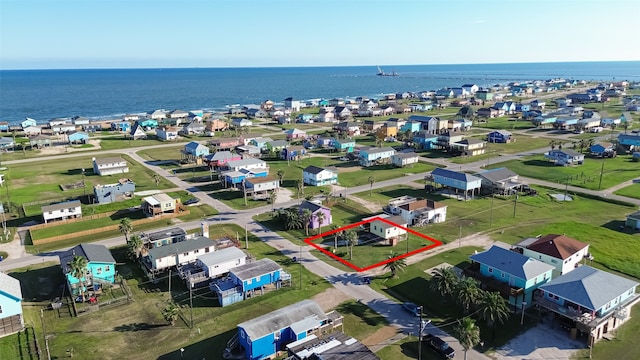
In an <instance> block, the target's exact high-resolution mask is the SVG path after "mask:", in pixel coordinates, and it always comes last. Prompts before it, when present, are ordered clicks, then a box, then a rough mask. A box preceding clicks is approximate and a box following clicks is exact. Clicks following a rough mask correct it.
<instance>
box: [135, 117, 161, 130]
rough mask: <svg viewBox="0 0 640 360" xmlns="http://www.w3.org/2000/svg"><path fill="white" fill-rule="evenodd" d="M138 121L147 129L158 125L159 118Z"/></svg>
mask: <svg viewBox="0 0 640 360" xmlns="http://www.w3.org/2000/svg"><path fill="white" fill-rule="evenodd" d="M136 123H137V124H138V125H140V126H142V127H143V128H144V129H145V130H153V129H155V128H157V127H158V120H155V119H144V120H138V121H136Z"/></svg>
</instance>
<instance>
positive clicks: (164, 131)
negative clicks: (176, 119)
mask: <svg viewBox="0 0 640 360" xmlns="http://www.w3.org/2000/svg"><path fill="white" fill-rule="evenodd" d="M156 136H157V137H158V139H160V140H164V141H172V140H177V139H178V129H177V128H176V127H173V126H159V127H157V128H156Z"/></svg>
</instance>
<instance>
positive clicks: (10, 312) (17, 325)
mask: <svg viewBox="0 0 640 360" xmlns="http://www.w3.org/2000/svg"><path fill="white" fill-rule="evenodd" d="M23 328H24V319H23V317H22V289H21V288H20V281H19V280H18V279H15V278H13V277H11V276H9V275H7V274H5V273H3V272H0V337H3V336H6V335H9V334H13V333H16V332H18V331H20V330H22V329H23Z"/></svg>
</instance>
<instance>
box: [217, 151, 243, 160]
mask: <svg viewBox="0 0 640 360" xmlns="http://www.w3.org/2000/svg"><path fill="white" fill-rule="evenodd" d="M237 156H238V155H236V154H233V153H231V151H216V153H215V154H213V155H212V156H211V160H227V159H232V158H234V157H237Z"/></svg>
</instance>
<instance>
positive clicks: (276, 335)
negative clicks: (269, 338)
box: [273, 331, 280, 341]
mask: <svg viewBox="0 0 640 360" xmlns="http://www.w3.org/2000/svg"><path fill="white" fill-rule="evenodd" d="M273 340H275V341H278V340H280V331H274V332H273Z"/></svg>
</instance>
